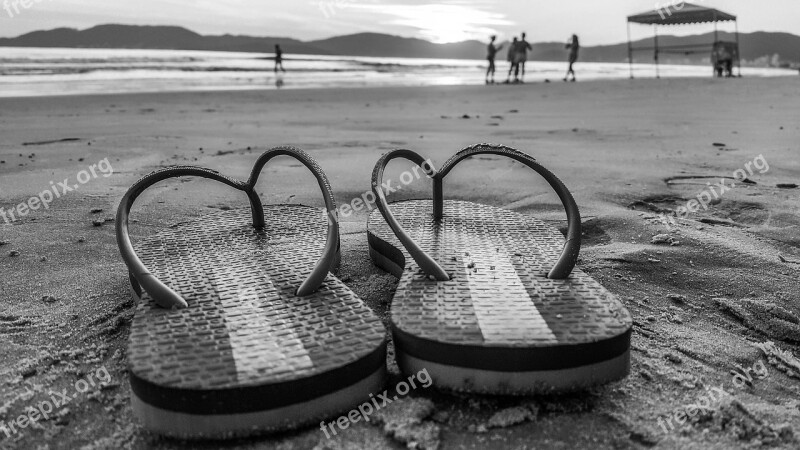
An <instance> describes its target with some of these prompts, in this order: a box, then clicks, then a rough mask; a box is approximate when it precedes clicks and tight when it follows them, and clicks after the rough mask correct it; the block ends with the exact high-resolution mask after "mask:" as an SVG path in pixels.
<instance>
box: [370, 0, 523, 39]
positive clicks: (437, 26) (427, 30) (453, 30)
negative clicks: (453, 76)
mask: <svg viewBox="0 0 800 450" xmlns="http://www.w3.org/2000/svg"><path fill="white" fill-rule="evenodd" d="M370 9H372V11H373V12H378V13H382V14H386V15H389V16H393V18H392V19H390V20H389V21H388V22H387V25H400V26H403V27H408V28H412V29H414V30H415V31H416V34H417V35H418V36H419V37H421V38H424V39H427V40H429V41H431V42H435V43H437V44H446V43H451V42H461V41H465V40H469V39H480V40H483V39H485V38H486V36H488V35H491V34H493V33H495V28H494V27H497V26H507V25H512V24H513V23H512V22H510V21H508V20H506V19H505V16H504V15H502V14H499V13H495V12H491V11H484V10H481V9H478V8H476V7H474V6H469V5H464V4H447V3H428V4H422V5H381V6H380V7H379V8H377V7H376V8H370Z"/></svg>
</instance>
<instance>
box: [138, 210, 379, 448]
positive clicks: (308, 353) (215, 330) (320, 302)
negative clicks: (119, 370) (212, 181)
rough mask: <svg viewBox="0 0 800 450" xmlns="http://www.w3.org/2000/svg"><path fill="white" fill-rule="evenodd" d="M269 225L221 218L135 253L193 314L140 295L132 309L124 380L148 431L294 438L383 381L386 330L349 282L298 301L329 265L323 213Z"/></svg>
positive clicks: (286, 215)
mask: <svg viewBox="0 0 800 450" xmlns="http://www.w3.org/2000/svg"><path fill="white" fill-rule="evenodd" d="M265 219H266V223H267V225H266V227H265V229H264V230H261V231H258V230H256V229H254V228H253V227H252V225H251V217H250V211H249V210H234V211H222V212H219V213H215V214H211V215H207V216H203V217H202V218H201V219H198V220H196V221H194V222H191V223H186V224H181V225H180V226H178V227H175V228H171V229H169V230H166V231H164V232H162V233H159V234H157V235H155V236H154V237H151V238H147V239H145V240H142V242H140V243H138V244H137V245H135V248H136V251H137V254H138V255H139V257H140V258H141V259H142V261H143V262H144V264H145V266H147V267H148V269H149V270H150V271H151V272H152V273H153V275H155V276H156V277H157V278H159V279H160V280H161V281H163V282H164V283H166V284H167V285H168V286H170V287H171V288H172V289H174V290H175V291H176V292H178V293H179V294H180V295H181V296H182V297H183V298H184V299H186V301H187V303H188V305H189V306H188V308H185V309H179V310H166V309H163V308H161V307H159V306H157V305H156V304H155V302H154V301H153V299H152V298H150V297H149V296H148V295H147V293H143V294H142V295H141V301H140V302H139V304H138V306H137V310H136V315H135V317H134V320H133V324H132V327H131V335H130V339H129V345H128V361H129V372H130V380H131V387H132V390H133V396H134V406H135V411H136V413H137V415H138V416H139V418H140V419H141V420H142V421H143V422H144V424H145V426H147V427H148V428H149V429H151V430H154V431H157V432H160V433H163V434H168V435H173V436H178V437H188V438H194V437H231V436H237V435H250V434H254V433H259V432H269V431H276V430H284V429H289V428H294V427H297V426H301V425H304V424H307V423H312V422H315V421H319V420H321V419H322V418H325V417H330V416H331V415H333V414H336V413H339V412H342V411H345V410H347V409H349V408H352V407H353V406H354V405H356V404H358V403H361V402H363V401H364V400H365V399H366V398H368V396H369V394H370V393H374V392H375V390H376V389H378V388H379V387H380V385H381V383H382V382H383V375H384V373H385V368H384V366H385V354H386V353H385V352H386V346H385V329H384V327H383V324H382V323H381V321H380V320H379V319H378V318H377V317H376V316H375V315H374V314H373V313H372V311H371V310H370V309H368V308H367V306H366V305H365V304H364V303H363V302H362V301H361V300H360V299H359V298H358V297H357V296H356V295H355V294H354V293H353V292H352V291H351V290H350V289H349V288H348V287H347V286H345V284H344V283H342V282H341V281H340V280H338V279H337V278H335V277H334V276H333V275H331V274H329V275H328V277H327V278H326V279H325V282H324V283H323V285H322V286H321V287H320V289H319V290H318V291H317V292H316V293H314V294H312V295H309V296H306V297H296V296H295V295H294V293H295V291H296V289H297V287H298V286H299V285H300V284H301V283H302V281H303V280H304V278H305V277H306V276H307V275H308V274H309V273H310V272H311V270H312V268H313V267H314V265H315V264H316V262H317V260H318V259H319V257H320V256H321V255H322V251H323V248H324V246H325V237H326V230H327V219H326V217H325V215H324V214H323V212H322V211H321V210H320V209H316V208H311V207H304V206H298V205H275V206H265ZM136 288H137V286H134V289H135V290H137V289H136ZM212 423H213V425H210V424H212Z"/></svg>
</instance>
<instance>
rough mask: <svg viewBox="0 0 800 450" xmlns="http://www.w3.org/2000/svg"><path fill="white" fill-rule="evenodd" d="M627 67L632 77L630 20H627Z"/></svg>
mask: <svg viewBox="0 0 800 450" xmlns="http://www.w3.org/2000/svg"><path fill="white" fill-rule="evenodd" d="M628 69H629V70H630V73H631V80H632V79H633V48H632V47H631V22H630V21H628Z"/></svg>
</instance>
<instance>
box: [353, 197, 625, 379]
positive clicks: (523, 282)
mask: <svg viewBox="0 0 800 450" xmlns="http://www.w3.org/2000/svg"><path fill="white" fill-rule="evenodd" d="M390 207H391V209H392V213H393V214H394V215H395V217H396V218H397V220H398V221H399V222H400V224H401V226H402V227H403V228H404V229H405V230H406V232H407V233H408V234H409V235H410V236H411V237H412V239H414V241H415V242H417V244H418V245H419V246H420V248H422V250H424V251H425V252H427V253H428V254H429V255H431V256H432V257H433V258H434V259H435V260H436V261H437V262H438V263H439V264H440V265H441V266H442V267H443V268H444V269H445V271H447V273H448V274H450V276H451V280H449V281H444V282H437V281H435V280H432V279H429V278H428V277H427V276H426V275H425V274H424V273H422V272H421V271H420V269H419V267H418V265H417V264H416V263H415V262H414V260H413V259H412V258H411V257H410V256H409V255H408V253H407V251H406V250H405V248H404V247H403V246H402V244H401V243H400V241H399V240H398V239H397V238H396V237H395V235H394V233H393V232H392V230H391V228H390V227H389V225H388V224H387V223H386V222H385V220H384V219H383V217H382V216H381V214H380V212H379V211H374V212H373V213H372V214H371V215H370V219H369V224H368V236H369V241H370V254H371V255H372V258H373V260H374V261H375V263H376V264H378V265H379V266H381V267H383V268H385V269H386V270H388V271H390V272H392V273H394V274H395V275H397V276H398V277H399V278H400V282H399V284H398V288H397V292H396V293H395V296H394V300H393V302H392V307H391V321H392V333H393V336H394V342H395V347H396V349H397V352H398V361H399V362H400V365H401V367H404V366H405V368H406V369H407V370H417V369H419V368H424V367H427V368H428V369H429V373H430V374H431V377H432V378H433V380H434V383H435V384H436V385H437V386H440V387H446V388H450V389H455V390H467V391H472V392H485V393H502V394H528V393H537V392H552V391H568V390H575V389H582V388H586V387H588V386H592V385H595V384H600V383H604V382H608V381H612V380H615V379H619V378H622V377H624V376H626V375H627V374H628V372H629V367H630V361H629V359H630V358H629V348H630V332H631V326H632V320H631V316H630V314H629V313H628V311H627V310H626V309H625V307H624V306H623V305H622V304H621V303H620V302H619V301H618V300H617V299H616V298H615V297H614V296H613V295H612V294H610V293H609V292H608V291H607V290H606V289H605V288H603V286H601V285H600V284H599V283H597V282H596V281H595V280H594V279H592V278H591V277H589V276H588V275H586V274H585V273H583V272H582V271H581V270H580V269H578V268H576V269H574V270H573V272H572V274H571V275H570V276H569V277H568V278H567V279H564V280H551V279H548V278H547V273H548V271H549V270H550V269H551V268H552V267H553V265H554V264H555V262H556V261H557V260H558V258H559V256H560V254H561V250H562V248H563V245H564V237H563V236H562V235H561V234H560V233H559V232H558V231H557V230H555V229H553V228H552V227H551V226H549V225H547V224H545V223H544V222H542V221H540V220H538V219H536V218H534V217H532V216H530V215H524V214H519V213H515V212H512V211H508V210H504V209H500V208H495V207H492V206H486V205H479V204H476V203H471V202H464V201H445V203H444V218H443V220H442V221H441V222H439V223H437V222H436V221H434V220H433V217H432V211H433V209H432V208H433V205H432V202H431V201H430V200H412V201H403V202H397V203H393V204H391V206H390Z"/></svg>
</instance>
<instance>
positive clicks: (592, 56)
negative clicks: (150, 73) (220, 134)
mask: <svg viewBox="0 0 800 450" xmlns="http://www.w3.org/2000/svg"><path fill="white" fill-rule="evenodd" d="M719 36H720V39H723V40H731V41H732V40H733V39H734V37H733V35H732V34H730V33H722V32H721V33H720V34H719ZM739 40H740V43H741V53H742V59H744V60H745V61H747V62H749V63H753V64H758V65H769V64H770V63H775V62H776V61H777V60H776V58H775V56H774V55H776V54H777V55H778V59H779V60H780V61H781V62H782V63H784V64H786V63H790V62H792V63H798V62H800V36H795V35H793V34H788V33H770V32H756V33H743V34H740V35H739ZM712 41H713V33H706V34H701V35H693V36H685V37H676V36H659V44H660V45H663V46H668V45H687V44H698V43H705V44H708V43H711V42H712ZM275 44H280V45H281V47H282V48H283V50H284V51H285V52H286V53H294V54H317V55H349V56H385V57H409V58H444V59H483V58H484V57H485V52H486V44H485V43H483V42H478V41H464V42H458V43H453V44H434V43H432V42H428V41H425V40H422V39H414V38H403V37H398V36H391V35H387V34H380V33H359V34H352V35H347V36H337V37H333V38H329V39H322V40H316V41H307V42H304V41H299V40H297V39H291V38H285V37H253V36H233V35H227V34H226V35H223V36H203V35H200V34H197V33H195V32H193V31H190V30H187V29H185V28H181V27H170V26H133V25H98V26H96V27H92V28H89V29H86V30H76V29H73V28H57V29H54V30H47V31H34V32H32V33H27V34H24V35H22V36H18V37H16V38H0V47H69V48H136V49H176V50H213V51H239V52H259V53H270V52H272V49H273V47H274V45H275ZM633 45H634V46H635V47H642V46H652V40H651V39H644V40H641V41H637V42H634V43H633ZM503 56H505V50H503V51H502V52H501V54H500V57H501V58H502V57H503ZM627 56H628V46H627V43H621V44H615V45H604V46H595V47H584V48H582V49H581V56H580V58H581V60H582V61H590V62H624V61H626V60H627ZM565 57H566V53H565V51H564V43H561V42H544V43H536V44H533V52H532V55H531V59H533V60H539V61H563V60H564V58H565ZM707 59H708V52H707V51H703V52H699V53H695V54H674V53H663V54H662V55H661V61H662V62H664V63H676V64H680V63H695V64H696V63H704V62H705V61H706V60H707ZM634 60H635V61H637V62H651V61H652V60H653V53H652V51H649V52H647V51H643V52H636V53H635V54H634Z"/></svg>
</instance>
